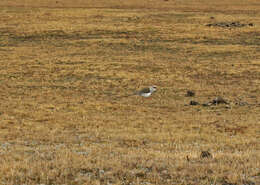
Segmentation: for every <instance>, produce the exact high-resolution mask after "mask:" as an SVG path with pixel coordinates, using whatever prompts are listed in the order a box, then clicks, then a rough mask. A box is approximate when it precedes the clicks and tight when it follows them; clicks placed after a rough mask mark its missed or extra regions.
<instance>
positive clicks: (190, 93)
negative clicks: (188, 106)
mask: <svg viewBox="0 0 260 185" xmlns="http://www.w3.org/2000/svg"><path fill="white" fill-rule="evenodd" d="M186 96H188V97H192V96H195V92H194V91H190V90H188V91H187V93H186Z"/></svg>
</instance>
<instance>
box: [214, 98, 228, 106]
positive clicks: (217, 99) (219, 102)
mask: <svg viewBox="0 0 260 185" xmlns="http://www.w3.org/2000/svg"><path fill="white" fill-rule="evenodd" d="M212 104H214V105H218V104H228V103H227V101H226V100H224V99H223V98H222V97H220V96H218V97H216V98H215V99H214V100H213V101H212Z"/></svg>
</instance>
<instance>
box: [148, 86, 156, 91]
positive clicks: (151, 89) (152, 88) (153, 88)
mask: <svg viewBox="0 0 260 185" xmlns="http://www.w3.org/2000/svg"><path fill="white" fill-rule="evenodd" d="M149 89H150V91H151V92H155V91H156V89H157V87H156V86H155V85H152V86H150V87H149Z"/></svg>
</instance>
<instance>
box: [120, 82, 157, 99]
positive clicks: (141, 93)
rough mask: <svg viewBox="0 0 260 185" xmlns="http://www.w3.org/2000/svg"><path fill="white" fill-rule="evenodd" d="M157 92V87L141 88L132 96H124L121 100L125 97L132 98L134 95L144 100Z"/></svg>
mask: <svg viewBox="0 0 260 185" xmlns="http://www.w3.org/2000/svg"><path fill="white" fill-rule="evenodd" d="M156 90H157V87H156V86H155V85H152V86H149V87H146V88H143V89H142V90H139V91H137V92H135V93H133V94H129V95H126V96H121V98H125V97H129V96H134V95H138V96H142V97H145V98H148V97H149V96H151V95H152V94H153V93H154V92H155V91H156Z"/></svg>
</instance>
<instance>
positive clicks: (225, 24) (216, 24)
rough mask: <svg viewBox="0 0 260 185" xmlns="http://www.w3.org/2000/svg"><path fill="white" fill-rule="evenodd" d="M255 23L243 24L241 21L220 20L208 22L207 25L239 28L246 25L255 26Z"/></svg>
mask: <svg viewBox="0 0 260 185" xmlns="http://www.w3.org/2000/svg"><path fill="white" fill-rule="evenodd" d="M253 25H254V24H253V23H249V24H242V23H240V22H238V21H237V22H218V23H214V24H206V26H209V27H210V26H215V27H222V28H239V27H245V26H253Z"/></svg>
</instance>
